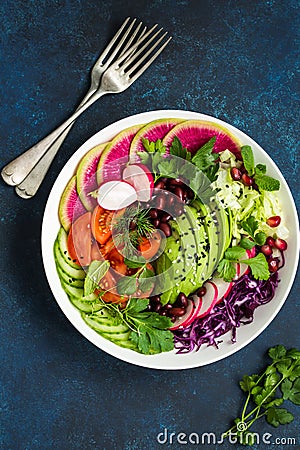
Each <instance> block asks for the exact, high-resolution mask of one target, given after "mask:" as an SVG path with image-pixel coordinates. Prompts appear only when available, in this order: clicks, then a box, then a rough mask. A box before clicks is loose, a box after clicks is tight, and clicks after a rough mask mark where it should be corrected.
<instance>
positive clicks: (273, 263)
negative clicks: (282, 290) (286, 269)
mask: <svg viewBox="0 0 300 450" xmlns="http://www.w3.org/2000/svg"><path fill="white" fill-rule="evenodd" d="M268 266H269V271H270V272H277V270H278V262H277V260H276V259H275V258H271V259H269V262H268Z"/></svg>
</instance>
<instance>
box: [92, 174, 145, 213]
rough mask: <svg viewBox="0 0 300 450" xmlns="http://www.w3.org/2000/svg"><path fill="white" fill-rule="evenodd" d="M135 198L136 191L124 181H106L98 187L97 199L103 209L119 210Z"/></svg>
mask: <svg viewBox="0 0 300 450" xmlns="http://www.w3.org/2000/svg"><path fill="white" fill-rule="evenodd" d="M136 200H137V193H136V190H135V189H134V187H133V186H131V184H129V183H126V181H108V182H107V183H103V184H101V186H100V187H99V189H98V198H97V201H98V203H99V205H100V206H102V208H104V209H109V210H113V211H115V210H119V209H122V208H126V207H127V206H129V205H131V204H132V203H133V202H135V201H136Z"/></svg>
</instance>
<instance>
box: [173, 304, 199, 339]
mask: <svg viewBox="0 0 300 450" xmlns="http://www.w3.org/2000/svg"><path fill="white" fill-rule="evenodd" d="M201 302H202V300H201V299H200V298H199V297H197V301H196V302H195V301H194V300H192V299H189V301H188V305H187V308H186V313H185V314H184V316H182V317H178V318H177V319H176V321H175V322H174V325H173V326H172V327H171V328H170V330H173V331H175V330H178V329H182V328H185V327H187V326H188V325H190V324H191V323H192V322H193V321H194V319H196V317H197V314H198V310H199V309H200V307H201Z"/></svg>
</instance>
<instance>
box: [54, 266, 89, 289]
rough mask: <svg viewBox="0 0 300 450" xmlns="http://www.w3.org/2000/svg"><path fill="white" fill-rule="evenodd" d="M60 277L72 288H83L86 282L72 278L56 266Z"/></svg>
mask: <svg viewBox="0 0 300 450" xmlns="http://www.w3.org/2000/svg"><path fill="white" fill-rule="evenodd" d="M56 268H57V272H58V275H59V277H60V279H61V281H62V282H63V283H65V284H69V285H70V286H75V287H78V288H83V285H84V280H78V279H76V278H71V277H69V275H68V274H67V273H66V272H63V271H62V269H61V268H60V266H59V265H57V266H56Z"/></svg>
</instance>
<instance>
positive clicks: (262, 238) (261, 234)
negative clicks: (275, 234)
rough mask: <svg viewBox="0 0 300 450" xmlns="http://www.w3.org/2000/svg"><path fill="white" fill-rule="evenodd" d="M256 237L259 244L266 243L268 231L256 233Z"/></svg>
mask: <svg viewBox="0 0 300 450" xmlns="http://www.w3.org/2000/svg"><path fill="white" fill-rule="evenodd" d="M254 239H255V242H256V244H257V245H264V243H265V242H266V239H267V236H266V233H264V232H263V231H259V232H258V233H256V234H255V236H254Z"/></svg>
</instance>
